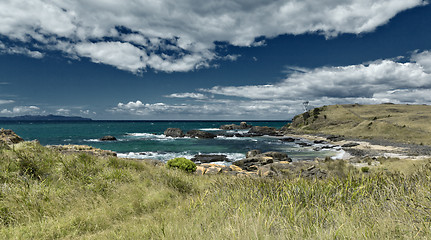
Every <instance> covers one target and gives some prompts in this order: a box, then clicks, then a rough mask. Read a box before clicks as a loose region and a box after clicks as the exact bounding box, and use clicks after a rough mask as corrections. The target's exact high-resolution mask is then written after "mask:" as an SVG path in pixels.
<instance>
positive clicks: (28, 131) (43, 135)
mask: <svg viewBox="0 0 431 240" xmlns="http://www.w3.org/2000/svg"><path fill="white" fill-rule="evenodd" d="M232 123H234V124H239V123H240V122H236V121H67V122H51V121H47V122H43V121H35V122H28V121H23V122H0V128H5V129H12V130H13V131H14V132H15V133H17V134H18V135H19V136H21V137H22V138H24V139H25V140H34V139H37V140H39V142H40V143H41V144H42V145H58V144H62V145H65V144H79V145H90V146H93V147H97V148H101V149H105V150H112V151H115V152H117V155H118V156H119V157H124V158H137V159H157V160H161V161H167V160H169V159H172V158H175V157H186V158H189V159H190V158H192V157H193V156H194V155H196V154H223V155H226V156H227V157H228V159H229V160H231V161H235V160H239V159H242V158H244V157H245V154H246V153H247V151H250V150H253V149H259V150H261V151H262V152H266V151H281V152H286V153H287V154H288V155H289V157H290V158H292V159H293V161H302V160H313V159H314V158H316V157H320V158H324V157H326V156H330V157H336V156H337V155H340V154H342V153H341V152H342V150H341V149H337V148H333V149H323V150H322V149H319V150H316V148H318V147H319V144H314V143H312V142H308V141H307V140H305V139H301V140H299V141H296V142H283V141H280V140H279V139H280V137H270V136H262V137H225V136H222V134H223V132H225V131H222V130H220V129H219V127H220V126H221V125H224V124H232ZM247 123H248V124H251V125H253V126H269V127H275V128H280V127H282V126H284V125H285V124H286V123H287V122H286V121H248V122H247ZM167 128H181V129H182V130H183V131H184V132H186V131H188V130H193V129H198V130H203V131H208V132H212V133H215V134H217V135H218V137H216V138H214V139H195V138H172V137H166V136H165V135H164V134H163V132H164V131H165V130H166V129H167ZM228 132H231V133H234V132H235V131H228ZM236 132H243V133H244V132H247V130H237V131H236ZM106 135H112V136H114V137H116V138H117V140H118V141H99V140H98V139H99V138H101V137H103V136H106ZM298 142H305V143H309V145H310V146H301V145H299V144H298Z"/></svg>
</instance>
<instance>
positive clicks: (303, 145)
mask: <svg viewBox="0 0 431 240" xmlns="http://www.w3.org/2000/svg"><path fill="white" fill-rule="evenodd" d="M296 144H298V145H299V146H302V147H309V146H311V143H306V142H297V143H296Z"/></svg>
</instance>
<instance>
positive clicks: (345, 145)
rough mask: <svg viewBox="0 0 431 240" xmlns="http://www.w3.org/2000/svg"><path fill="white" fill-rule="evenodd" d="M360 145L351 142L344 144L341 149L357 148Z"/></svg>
mask: <svg viewBox="0 0 431 240" xmlns="http://www.w3.org/2000/svg"><path fill="white" fill-rule="evenodd" d="M358 145H359V143H354V142H351V143H346V144H343V145H342V146H341V147H356V146H358Z"/></svg>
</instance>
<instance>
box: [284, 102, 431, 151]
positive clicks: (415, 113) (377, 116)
mask: <svg viewBox="0 0 431 240" xmlns="http://www.w3.org/2000/svg"><path fill="white" fill-rule="evenodd" d="M430 121H431V106H427V105H399V104H379V105H360V104H346V105H331V106H324V107H320V108H315V109H313V110H310V111H308V112H306V113H303V114H301V115H298V116H296V117H295V118H294V119H293V122H292V124H291V125H290V128H291V129H295V130H297V131H302V132H306V133H325V134H335V135H345V136H350V137H355V138H373V139H386V140H390V141H395V142H403V143H415V144H425V145H431V125H430V124H429V123H430Z"/></svg>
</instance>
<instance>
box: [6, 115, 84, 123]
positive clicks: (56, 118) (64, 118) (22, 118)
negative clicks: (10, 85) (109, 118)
mask: <svg viewBox="0 0 431 240" xmlns="http://www.w3.org/2000/svg"><path fill="white" fill-rule="evenodd" d="M0 121H92V119H91V118H83V117H77V116H70V117H69V116H60V115H52V114H50V115H46V116H41V115H24V116H16V117H0Z"/></svg>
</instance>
